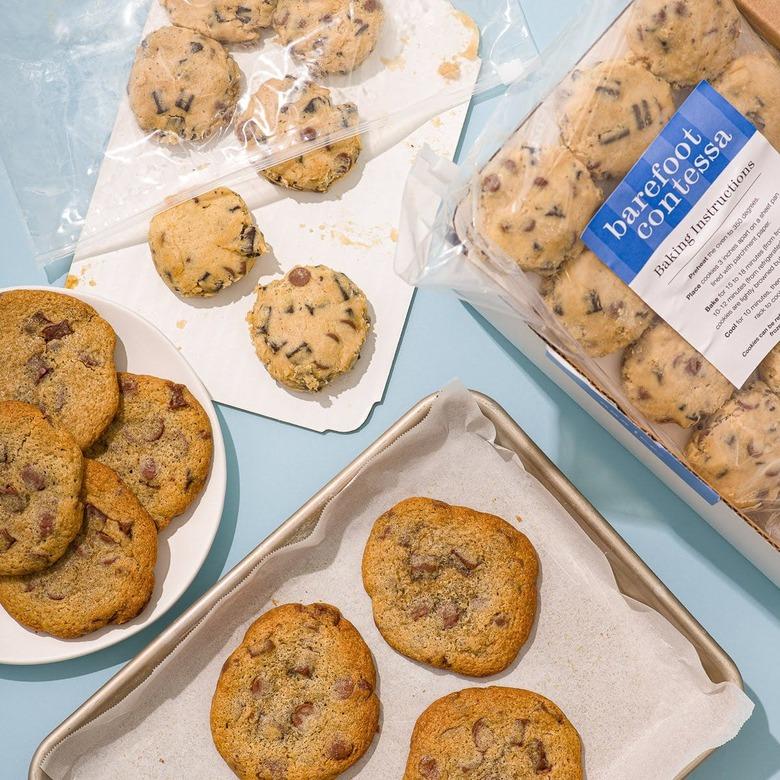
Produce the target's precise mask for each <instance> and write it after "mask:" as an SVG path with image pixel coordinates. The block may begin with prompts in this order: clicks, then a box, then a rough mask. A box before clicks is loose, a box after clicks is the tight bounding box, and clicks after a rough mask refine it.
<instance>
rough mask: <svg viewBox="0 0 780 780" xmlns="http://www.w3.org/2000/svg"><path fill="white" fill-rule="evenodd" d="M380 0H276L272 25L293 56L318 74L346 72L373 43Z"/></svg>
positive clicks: (378, 25) (378, 27) (380, 20)
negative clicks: (277, 0) (319, 72)
mask: <svg viewBox="0 0 780 780" xmlns="http://www.w3.org/2000/svg"><path fill="white" fill-rule="evenodd" d="M384 18H385V11H384V8H383V7H382V3H381V2H380V0H279V2H278V4H277V7H276V12H275V13H274V17H273V25H274V29H275V30H276V32H277V34H278V35H279V41H280V42H281V44H282V45H283V46H288V47H289V49H290V52H291V54H292V55H293V57H295V58H296V59H299V60H303V61H304V62H306V63H308V64H309V65H312V66H313V67H314V68H315V69H316V70H318V71H321V72H322V73H349V72H350V71H351V70H354V69H355V68H357V66H358V65H360V64H361V63H362V62H363V61H364V60H365V59H366V58H367V57H368V55H369V54H371V52H372V51H373V50H374V47H375V46H376V42H377V38H378V37H379V33H380V31H381V29H382V23H383V22H384Z"/></svg>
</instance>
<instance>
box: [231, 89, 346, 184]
mask: <svg viewBox="0 0 780 780" xmlns="http://www.w3.org/2000/svg"><path fill="white" fill-rule="evenodd" d="M358 123H359V119H358V113H357V107H356V106H355V104H354V103H341V104H339V105H334V104H333V101H332V99H331V95H330V90H328V89H327V88H325V87H322V86H319V85H318V84H314V83H312V82H311V81H296V79H295V78H293V77H292V76H286V77H285V78H284V79H270V80H269V81H266V82H265V83H264V84H263V85H262V86H261V87H260V89H259V90H258V91H257V92H256V93H255V94H254V95H253V96H252V98H251V99H250V101H249V105H248V106H247V109H246V111H245V112H244V113H243V114H242V115H241V117H240V118H239V120H238V124H237V129H236V133H237V135H238V138H239V140H240V141H241V142H242V143H244V144H246V145H247V147H248V148H249V149H250V151H251V150H252V149H255V148H258V147H259V148H260V149H263V150H265V151H266V152H267V153H268V154H278V153H280V152H283V151H285V150H287V149H290V148H292V147H295V146H297V145H300V144H305V143H314V142H320V141H323V140H326V139H328V137H329V136H332V135H333V134H334V133H337V132H342V131H344V130H345V129H348V128H350V127H357V125H358ZM360 149H361V141H360V136H359V135H353V136H349V137H348V138H342V139H341V140H338V141H333V142H331V143H328V144H326V145H325V146H320V147H319V148H317V149H313V150H312V151H310V152H306V153H305V154H302V155H297V156H295V157H292V158H291V159H289V160H286V161H285V162H282V163H279V164H278V165H274V166H272V167H270V168H264V169H263V170H261V171H260V175H261V176H264V177H265V178H266V179H268V181H271V182H273V183H274V184H279V185H281V186H283V187H288V188H290V189H294V190H305V191H310V192H325V191H326V190H328V189H329V188H330V186H331V185H332V184H333V182H335V181H336V180H337V179H340V178H342V177H343V176H346V174H347V173H349V171H350V170H352V167H353V166H354V165H355V163H356V162H357V159H358V156H359V155H360Z"/></svg>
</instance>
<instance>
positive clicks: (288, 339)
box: [247, 265, 371, 392]
mask: <svg viewBox="0 0 780 780" xmlns="http://www.w3.org/2000/svg"><path fill="white" fill-rule="evenodd" d="M247 321H248V322H249V332H250V336H251V338H252V341H253V343H254V345H255V350H256V351H257V356H258V357H259V358H260V360H261V361H262V362H263V365H264V366H265V367H266V368H267V369H268V373H269V374H270V375H271V376H272V377H273V378H274V379H276V380H278V381H279V382H282V383H283V384H285V385H287V386H288V387H292V388H293V389H295V390H305V391H309V392H316V391H317V390H321V389H322V388H323V387H324V386H325V385H326V384H327V383H328V382H331V381H332V380H333V379H335V378H336V377H337V376H340V375H341V374H345V373H346V372H348V371H349V370H350V369H351V368H352V367H353V366H354V365H355V363H356V362H357V360H358V358H359V357H360V350H361V349H362V347H363V344H364V343H365V340H366V336H367V335H368V331H369V330H370V329H371V320H370V318H369V313H368V301H367V300H366V297H365V295H363V293H362V292H361V291H360V289H358V287H357V286H356V285H355V284H354V283H353V282H352V281H351V280H350V279H349V278H348V277H347V276H345V275H344V274H341V273H339V272H338V271H333V270H332V269H330V268H327V267H326V266H324V265H315V266H298V267H296V268H293V270H292V271H290V272H289V273H288V274H287V276H285V277H284V279H277V280H276V281H274V282H271V283H270V284H268V285H266V286H260V287H258V288H257V301H256V303H255V305H254V308H253V309H252V311H251V312H250V313H249V315H248V316H247Z"/></svg>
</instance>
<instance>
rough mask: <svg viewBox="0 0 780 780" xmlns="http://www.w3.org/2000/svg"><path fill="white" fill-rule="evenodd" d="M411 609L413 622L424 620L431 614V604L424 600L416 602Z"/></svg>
mask: <svg viewBox="0 0 780 780" xmlns="http://www.w3.org/2000/svg"><path fill="white" fill-rule="evenodd" d="M410 609H411V613H412V620H421V619H422V618H424V617H428V615H430V614H431V606H430V604H429V603H428V602H427V601H425V600H423V599H419V600H418V601H415V602H414V603H413V604H412V605H411V608H410Z"/></svg>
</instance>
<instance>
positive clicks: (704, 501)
mask: <svg viewBox="0 0 780 780" xmlns="http://www.w3.org/2000/svg"><path fill="white" fill-rule="evenodd" d="M476 308H477V309H478V310H479V312H480V314H482V316H483V317H485V319H486V320H488V321H489V322H490V323H491V324H492V325H493V326H495V327H496V328H497V329H498V330H499V331H500V332H501V333H503V334H504V335H505V336H506V337H507V338H508V339H509V340H510V341H511V342H512V343H513V344H514V345H515V346H516V347H517V348H518V349H519V350H520V351H521V352H522V353H523V354H524V355H525V356H526V357H527V358H528V359H529V360H531V361H532V362H533V363H534V364H535V365H536V366H537V368H539V369H540V370H541V371H542V372H543V373H545V374H546V375H547V376H548V377H550V379H552V381H553V382H555V384H557V385H558V387H560V388H561V389H562V390H564V391H565V392H566V393H568V395H569V396H570V397H571V398H572V399H573V400H574V401H576V402H577V403H578V404H579V405H580V406H581V407H582V408H583V409H585V411H587V412H588V413H589V414H590V415H591V417H593V418H594V419H595V420H597V421H598V422H599V423H601V425H602V426H603V427H604V428H606V430H607V431H609V432H610V433H611V434H612V435H613V436H614V437H615V438H616V439H617V440H618V441H619V442H620V443H621V444H622V445H623V446H624V447H625V448H626V449H627V450H628V451H629V452H631V453H633V454H634V455H635V456H636V457H637V458H638V459H639V460H640V461H642V463H644V464H645V465H646V466H647V467H648V468H649V469H650V471H652V472H653V474H655V475H656V476H657V477H658V478H659V479H660V480H661V481H662V482H664V483H665V484H666V485H667V486H668V487H669V488H671V489H672V490H673V491H674V492H675V493H676V494H677V495H678V496H679V497H680V498H681V499H682V500H683V501H685V503H686V504H688V505H689V506H690V507H691V508H692V509H693V510H694V511H695V512H697V514H699V515H700V516H701V517H703V518H704V519H705V520H706V521H707V522H708V523H709V524H710V525H711V526H712V527H713V528H714V529H715V530H716V531H717V532H718V533H719V534H720V535H721V536H723V537H724V538H725V539H726V540H727V541H728V542H729V543H731V544H732V545H733V546H734V547H736V548H737V549H738V550H739V551H740V552H741V553H742V555H744V556H745V557H746V558H747V559H748V560H749V561H751V562H752V563H753V565H754V566H756V568H757V569H759V570H760V571H762V572H763V573H764V574H765V575H766V576H767V577H768V578H769V579H770V580H771V581H772V582H774V583H775V585H777V586H778V587H780V544H777V543H775V542H773V541H772V540H770V539H769V537H768V536H767V535H766V534H765V533H763V532H762V531H761V530H759V529H758V527H757V526H755V525H754V524H753V523H751V522H750V521H749V520H748V519H747V518H745V517H743V516H742V515H741V514H740V513H739V512H737V511H736V510H734V509H732V508H731V506H729V505H728V504H727V503H726V502H725V501H723V500H722V499H721V498H720V497H719V496H718V494H717V493H716V492H715V491H714V490H713V489H712V488H711V487H710V486H709V485H707V484H706V483H705V482H703V481H702V480H701V479H699V478H698V477H697V476H696V475H695V474H694V473H693V472H692V471H691V470H690V469H688V468H687V467H686V466H685V465H684V464H683V463H682V462H681V461H680V460H679V459H678V458H676V457H675V456H674V455H673V454H672V453H671V452H669V451H668V450H667V449H666V448H665V447H663V446H662V445H661V444H659V443H658V442H657V441H655V440H654V439H653V438H651V437H650V436H649V435H648V434H647V433H646V432H645V431H644V430H642V429H641V428H640V427H639V426H638V425H636V424H635V423H634V422H633V421H632V420H630V419H629V418H628V417H627V416H626V415H625V414H623V412H622V411H620V409H619V408H618V407H617V406H616V405H615V404H614V403H613V402H612V401H611V400H610V399H609V398H607V397H606V396H605V395H604V394H603V393H602V392H601V391H600V390H599V389H598V388H597V387H596V386H595V385H594V384H593V383H592V382H591V381H590V380H589V379H588V378H587V377H585V376H584V375H583V374H582V373H581V372H580V371H579V370H578V369H577V368H575V367H574V366H573V365H572V364H571V363H569V362H568V361H567V360H566V359H565V358H563V357H561V356H560V354H558V353H557V352H556V351H555V350H553V349H552V348H551V347H550V346H549V345H548V344H547V342H546V341H545V340H544V339H542V338H541V337H540V336H539V335H538V334H537V333H536V332H535V331H533V330H532V329H531V328H530V327H528V326H527V325H525V324H524V323H522V322H521V321H520V320H519V319H518V317H517V315H516V314H514V313H513V312H512V311H511V309H510V308H509V306H508V305H506V310H505V311H504V312H502V311H501V310H500V306H499V305H493V306H491V307H490V308H489V309H488V308H486V307H479V306H477V307H476Z"/></svg>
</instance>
